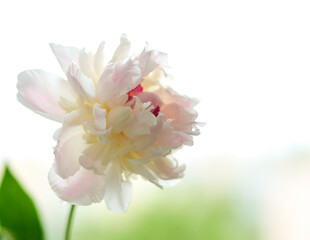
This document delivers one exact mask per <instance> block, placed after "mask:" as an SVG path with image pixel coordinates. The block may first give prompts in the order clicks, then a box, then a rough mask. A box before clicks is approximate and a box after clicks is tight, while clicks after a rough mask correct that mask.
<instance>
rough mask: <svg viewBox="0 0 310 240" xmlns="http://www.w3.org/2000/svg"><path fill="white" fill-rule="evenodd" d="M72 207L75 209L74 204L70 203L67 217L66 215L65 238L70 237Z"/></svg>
mask: <svg viewBox="0 0 310 240" xmlns="http://www.w3.org/2000/svg"><path fill="white" fill-rule="evenodd" d="M74 209H75V205H71V208H70V213H69V217H68V222H67V228H66V236H65V240H69V239H70V230H71V223H72V217H73V213H74Z"/></svg>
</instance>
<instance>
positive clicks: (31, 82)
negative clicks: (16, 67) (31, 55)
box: [17, 69, 75, 122]
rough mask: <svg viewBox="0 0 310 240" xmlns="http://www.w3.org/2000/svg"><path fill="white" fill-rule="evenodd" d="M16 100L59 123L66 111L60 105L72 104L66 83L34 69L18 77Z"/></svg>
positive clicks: (72, 100) (71, 95) (72, 96)
mask: <svg viewBox="0 0 310 240" xmlns="http://www.w3.org/2000/svg"><path fill="white" fill-rule="evenodd" d="M17 78H18V82H17V89H18V94H17V99H18V100H19V101H20V102H21V103H22V104H23V105H25V106H26V107H28V108H30V109H31V110H33V111H34V112H36V113H38V114H40V115H42V116H44V117H46V118H49V119H52V120H55V121H59V122H60V121H61V120H62V117H63V116H64V114H66V110H65V109H64V108H63V105H64V104H62V103H66V102H74V101H75V96H74V95H73V94H72V91H71V89H70V87H69V85H68V83H67V82H66V81H65V80H63V79H62V78H60V77H59V76H57V75H55V74H52V73H47V72H45V71H42V70H39V69H34V70H27V71H24V72H21V73H20V74H19V75H18V77H17Z"/></svg>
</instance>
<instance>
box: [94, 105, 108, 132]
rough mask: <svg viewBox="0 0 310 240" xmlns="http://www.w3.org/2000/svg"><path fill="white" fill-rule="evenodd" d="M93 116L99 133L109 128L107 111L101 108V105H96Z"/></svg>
mask: <svg viewBox="0 0 310 240" xmlns="http://www.w3.org/2000/svg"><path fill="white" fill-rule="evenodd" d="M93 115H94V119H95V126H96V129H97V130H99V131H102V130H105V129H106V127H107V121H106V115H107V110H105V109H103V108H101V107H100V105H99V104H97V103H96V104H94V107H93Z"/></svg>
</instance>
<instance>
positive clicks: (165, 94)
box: [155, 88, 198, 113]
mask: <svg viewBox="0 0 310 240" xmlns="http://www.w3.org/2000/svg"><path fill="white" fill-rule="evenodd" d="M155 93H156V94H157V95H158V96H159V98H160V99H161V100H162V101H163V103H164V105H168V104H171V103H176V104H178V105H180V106H182V107H183V108H184V109H185V110H186V111H188V112H190V113H196V112H195V110H194V107H195V106H196V105H197V104H198V100H197V99H193V98H189V97H187V96H182V95H180V94H178V93H177V92H176V91H174V90H173V89H171V88H160V89H158V90H157V91H155Z"/></svg>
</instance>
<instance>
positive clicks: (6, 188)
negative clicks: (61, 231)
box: [0, 167, 44, 240]
mask: <svg viewBox="0 0 310 240" xmlns="http://www.w3.org/2000/svg"><path fill="white" fill-rule="evenodd" d="M0 224H1V226H2V227H4V228H6V230H7V232H10V234H11V235H12V236H13V237H14V239H16V240H24V239H25V240H42V239H44V236H43V230H42V227H41V223H40V220H39V217H38V214H37V211H36V209H35V206H34V203H33V201H32V200H31V198H30V197H29V195H28V194H27V193H26V192H25V191H24V189H23V188H22V187H21V185H20V184H19V183H18V181H17V180H16V179H15V177H14V176H13V174H12V173H11V172H10V170H9V168H8V167H6V168H5V171H4V176H3V180H2V183H1V186H0ZM0 230H1V228H0ZM7 236H8V234H7V233H5V232H4V231H2V234H1V233H0V239H1V238H3V239H8V238H9V237H7Z"/></svg>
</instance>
